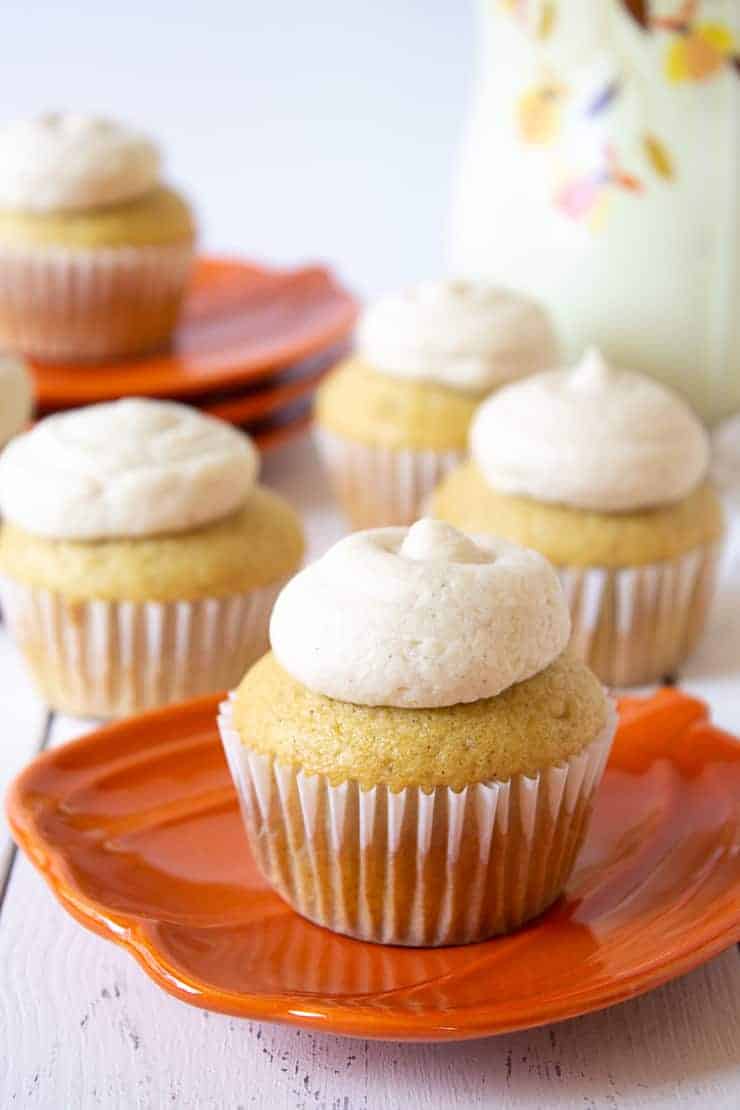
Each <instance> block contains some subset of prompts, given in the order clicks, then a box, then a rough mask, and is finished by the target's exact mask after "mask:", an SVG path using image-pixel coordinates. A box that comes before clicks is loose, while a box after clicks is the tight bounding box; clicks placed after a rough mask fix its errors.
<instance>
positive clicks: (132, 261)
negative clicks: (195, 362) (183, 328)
mask: <svg viewBox="0 0 740 1110" xmlns="http://www.w3.org/2000/svg"><path fill="white" fill-rule="evenodd" d="M192 255H193V250H192V246H191V244H190V243H176V244H172V245H167V246H143V247H119V248H112V247H111V248H96V249H94V250H84V249H67V248H60V247H46V248H43V247H39V246H35V247H33V248H31V249H23V248H17V247H11V246H2V247H0V348H2V347H7V348H9V349H11V350H20V351H22V352H23V353H24V354H26V355H31V356H34V357H36V358H43V359H47V360H51V361H52V362H55V361H59V360H61V359H66V358H74V359H75V360H80V361H83V362H89V361H93V360H99V359H116V358H126V357H128V358H134V359H136V358H138V357H139V356H141V355H143V354H146V353H147V352H149V351H151V350H153V349H157V348H159V347H161V346H162V345H163V344H166V343H167V342H168V341H169V338H170V335H171V334H172V331H173V329H174V327H175V323H176V320H177V317H178V313H179V311H180V306H181V304H182V300H183V294H184V291H185V287H186V282H187V279H188V274H189V271H190V266H191V260H192ZM41 392H42V390H41V388H40V386H39V383H38V382H37V393H39V395H40V394H41Z"/></svg>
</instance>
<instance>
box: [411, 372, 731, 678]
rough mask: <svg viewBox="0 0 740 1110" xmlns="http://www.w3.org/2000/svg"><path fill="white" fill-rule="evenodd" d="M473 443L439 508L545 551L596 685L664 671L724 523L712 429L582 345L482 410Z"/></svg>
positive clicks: (709, 583) (689, 642) (686, 630)
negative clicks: (564, 366)
mask: <svg viewBox="0 0 740 1110" xmlns="http://www.w3.org/2000/svg"><path fill="white" fill-rule="evenodd" d="M471 452H472V459H471V461H469V462H467V463H465V464H464V465H463V466H461V467H460V468H459V469H458V470H456V471H455V472H454V473H453V474H451V475H449V476H448V478H447V479H446V480H445V481H444V482H443V483H442V484H441V485H440V487H439V489H438V491H437V492H436V494H435V495H434V497H433V499H432V507H433V512H434V513H435V515H437V516H439V517H441V518H442V519H444V520H447V521H450V522H451V523H453V524H456V525H457V526H458V527H460V528H467V529H471V530H474V531H483V532H492V533H495V534H496V535H500V536H505V537H507V538H508V539H510V540H513V541H515V542H516V543H522V544H526V545H527V546H529V547H534V548H536V549H537V550H538V551H541V552H542V553H543V554H544V555H546V556H547V558H548V559H550V560H551V561H552V562H553V563H554V564H555V565H556V566H557V567H558V568H559V572H560V577H561V581H562V583H563V585H564V587H565V592H566V595H567V597H568V600H569V603H570V609H571V617H572V621H573V643H574V646H575V648H576V650H577V651H578V652H579V653H580V654H581V656H582V657H583V658H584V659H585V660H586V661H587V662H588V664H589V665H590V666H591V667H592V668H593V670H594V671H595V672H596V674H597V675H598V676H599V677H600V678H601V679H602V681H604V682H606V683H609V684H613V685H631V684H635V683H643V682H651V681H654V680H656V679H660V678H662V677H664V676H666V675H670V674H672V673H673V672H674V670H675V668H676V667H677V666H678V665H679V664H680V663H681V661H682V660H683V659H684V658H685V657H686V656H687V655H688V653H689V652H690V651H691V649H692V648H693V646H694V644H695V643H696V641H697V639H698V637H699V635H700V633H701V631H702V629H703V627H704V624H705V621H706V616H707V610H708V606H709V602H710V599H711V596H712V592H713V585H714V578H715V566H716V561H717V554H718V547H719V542H720V539H721V536H722V531H723V523H722V511H721V507H720V504H719V500H718V498H717V496H716V494H715V493H714V490H713V489H712V487H711V485H710V483H709V482H708V480H707V470H708V465H709V446H708V437H707V434H706V432H705V430H704V428H703V426H702V425H701V424H700V422H699V421H698V419H697V418H696V417H695V416H694V414H693V413H692V412H691V410H690V409H689V407H688V406H687V405H686V404H685V403H684V401H683V400H681V398H680V397H678V395H677V394H675V393H672V392H671V391H670V390H668V389H666V388H665V387H663V386H662V385H659V384H658V383H657V382H654V381H651V380H650V379H648V378H645V377H643V376H642V375H639V374H634V373H631V372H629V371H627V370H615V369H610V368H609V367H608V366H607V365H606V364H605V363H604V360H603V359H602V358H601V356H600V355H599V353H598V352H596V351H591V352H589V353H588V354H587V355H586V357H585V358H584V359H583V361H582V362H581V363H580V365H578V366H577V367H576V368H575V369H573V370H558V371H553V372H550V373H545V374H540V375H537V376H535V377H533V378H530V379H529V380H528V381H526V382H521V383H519V384H517V385H513V386H509V387H507V388H506V389H505V390H502V391H501V392H500V393H499V394H497V395H496V396H495V397H492V398H491V399H490V400H489V401H487V402H486V403H485V404H484V405H483V406H481V409H480V410H479V412H478V414H477V416H476V419H475V422H474V424H473V427H472V430H471Z"/></svg>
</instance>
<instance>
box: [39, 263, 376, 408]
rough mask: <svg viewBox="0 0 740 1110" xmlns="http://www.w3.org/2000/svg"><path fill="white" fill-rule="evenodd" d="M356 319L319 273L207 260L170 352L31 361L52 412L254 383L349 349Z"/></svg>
mask: <svg viewBox="0 0 740 1110" xmlns="http://www.w3.org/2000/svg"><path fill="white" fill-rule="evenodd" d="M356 314H357V306H356V303H355V301H354V299H353V298H352V296H351V295H350V294H349V293H348V292H347V291H346V290H345V289H343V288H342V286H341V285H340V284H339V283H338V282H337V280H336V279H335V278H334V277H333V275H332V274H331V273H330V272H329V271H328V270H326V269H323V268H321V267H317V266H313V267H305V268H303V269H299V270H294V271H288V270H271V269H268V268H266V267H261V266H255V265H252V264H251V263H248V262H244V261H240V260H238V259H223V258H209V257H201V258H199V259H198V260H197V261H196V264H195V266H194V269H193V274H192V280H191V282H190V284H189V286H188V288H187V290H186V293H185V300H184V303H183V308H182V313H181V316H180V319H179V322H178V324H177V327H176V329H175V332H174V335H173V338H172V341H171V343H170V344H169V345H168V346H167V347H166V348H165V349H163V350H161V351H158V352H156V353H154V354H151V355H146V356H143V357H139V358H131V359H118V360H115V361H102V362H99V363H95V364H89V363H76V362H74V361H71V362H64V363H60V362H58V361H56V362H53V363H43V362H40V361H34V362H33V363H32V370H33V374H34V378H35V382H36V392H37V402H38V405H39V408H40V410H41V411H54V410H56V409H59V408H69V407H73V406H77V405H86V404H93V403H95V402H98V401H109V400H114V399H115V398H117V397H127V396H139V397H171V398H177V397H181V398H187V397H192V396H198V395H201V396H202V395H204V394H207V393H211V392H214V391H220V390H225V389H226V390H228V389H232V388H239V387H243V386H245V385H253V384H256V383H258V382H260V381H265V380H266V379H269V378H271V377H272V376H273V375H275V374H276V373H279V372H281V371H283V370H286V369H289V368H290V367H291V366H293V365H295V364H296V363H299V362H301V361H302V360H304V359H309V358H311V357H313V356H316V355H321V354H322V352H326V351H328V350H330V349H331V348H333V347H334V346H335V345H337V344H340V343H343V342H346V341H347V339H348V337H349V334H350V332H351V330H352V327H353V325H354V321H355V317H356Z"/></svg>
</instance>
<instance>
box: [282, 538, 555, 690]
mask: <svg viewBox="0 0 740 1110" xmlns="http://www.w3.org/2000/svg"><path fill="white" fill-rule="evenodd" d="M569 636H570V618H569V615H568V607H567V604H566V601H565V598H564V595H563V592H562V589H561V587H560V584H559V582H558V579H557V576H556V574H555V571H554V570H553V568H552V567H551V566H550V564H549V563H548V562H547V561H546V560H545V559H544V558H543V557H542V556H541V555H538V554H537V553H536V552H534V551H530V550H527V549H525V548H521V547H517V546H515V545H514V544H511V543H507V542H506V541H504V540H500V539H495V538H493V537H482V536H481V537H475V538H474V539H473V538H471V537H469V536H466V535H465V534H464V533H462V532H458V531H457V530H456V529H455V528H452V527H451V526H450V525H447V524H443V523H442V522H441V521H435V520H420V521H417V523H416V524H414V525H412V527H411V528H408V529H407V528H380V529H376V530H373V531H368V532H356V533H354V534H353V535H350V536H348V537H346V539H343V540H340V541H339V543H337V544H335V546H334V547H332V548H331V549H330V551H328V552H327V554H326V555H324V556H323V558H321V559H319V560H318V561H317V562H315V563H313V564H312V565H311V566H309V567H307V568H306V569H305V570H303V571H301V573H300V574H298V575H296V577H295V578H293V579H292V580H291V581H290V582H289V583H288V585H287V586H285V587H284V589H283V591H282V593H281V594H280V596H279V597H278V600H277V602H276V604H275V608H274V610H273V614H272V622H271V626H270V639H271V642H272V649H273V652H274V654H275V657H276V658H277V660H278V662H279V663H280V665H281V666H282V667H283V668H284V669H285V670H286V671H287V672H288V673H289V674H291V675H292V676H293V677H294V678H295V679H297V680H298V681H299V682H301V683H303V685H304V686H307V687H308V688H309V689H310V690H313V691H314V692H316V693H319V694H325V695H326V696H328V697H330V698H334V699H336V700H339V701H346V702H354V703H356V704H360V705H386V706H398V707H402V708H403V707H408V708H435V707H437V706H444V705H456V704H458V703H461V702H472V701H478V700H479V699H481V698H488V697H493V696H494V695H496V694H499V693H501V692H502V691H503V690H505V689H507V688H508V687H509V686H513V685H514V684H515V683H517V682H522V681H523V680H524V679H527V678H530V677H531V676H532V675H535V674H538V673H539V672H540V671H542V670H544V669H545V668H546V667H547V666H549V664H550V663H552V662H553V660H554V659H556V658H557V657H558V656H559V655H560V654H561V652H562V651H563V650H564V649H565V647H566V645H567V643H568V638H569Z"/></svg>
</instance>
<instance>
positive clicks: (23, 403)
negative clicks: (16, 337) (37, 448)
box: [0, 354, 33, 447]
mask: <svg viewBox="0 0 740 1110" xmlns="http://www.w3.org/2000/svg"><path fill="white" fill-rule="evenodd" d="M32 408H33V385H32V383H31V375H30V374H29V372H28V369H27V367H26V364H25V362H23V360H22V359H20V358H17V357H16V356H15V355H7V354H0V447H3V446H4V445H5V444H6V443H7V441H8V440H9V439H10V437H11V436H14V435H15V434H16V433H17V432H19V431H20V430H21V429H22V428H23V426H24V424H26V423H27V422H28V420H29V418H30V416H31V410H32Z"/></svg>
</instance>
